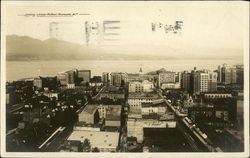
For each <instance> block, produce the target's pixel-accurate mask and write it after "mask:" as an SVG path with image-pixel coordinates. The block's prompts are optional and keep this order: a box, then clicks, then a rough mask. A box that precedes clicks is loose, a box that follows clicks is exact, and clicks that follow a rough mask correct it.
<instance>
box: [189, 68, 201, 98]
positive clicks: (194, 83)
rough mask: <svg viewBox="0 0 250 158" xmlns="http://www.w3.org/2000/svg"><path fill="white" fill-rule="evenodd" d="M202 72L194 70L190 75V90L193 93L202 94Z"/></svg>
mask: <svg viewBox="0 0 250 158" xmlns="http://www.w3.org/2000/svg"><path fill="white" fill-rule="evenodd" d="M200 77H201V76H200V72H196V71H192V72H191V77H190V90H191V92H192V93H193V94H200V90H201V88H200V83H201V82H200V80H201V78H200Z"/></svg>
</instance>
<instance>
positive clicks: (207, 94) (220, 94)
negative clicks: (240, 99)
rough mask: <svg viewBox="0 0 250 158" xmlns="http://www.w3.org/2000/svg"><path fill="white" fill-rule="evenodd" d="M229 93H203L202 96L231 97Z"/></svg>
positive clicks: (206, 97)
mask: <svg viewBox="0 0 250 158" xmlns="http://www.w3.org/2000/svg"><path fill="white" fill-rule="evenodd" d="M232 97H233V96H232V94H231V93H220V92H217V93H204V98H205V99H218V98H232Z"/></svg>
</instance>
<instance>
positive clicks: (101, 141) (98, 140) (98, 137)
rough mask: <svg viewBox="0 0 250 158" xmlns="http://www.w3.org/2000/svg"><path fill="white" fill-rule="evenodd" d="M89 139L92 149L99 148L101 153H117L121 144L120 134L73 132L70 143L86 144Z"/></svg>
mask: <svg viewBox="0 0 250 158" xmlns="http://www.w3.org/2000/svg"><path fill="white" fill-rule="evenodd" d="M85 139H88V140H89V142H90V146H91V149H94V148H98V149H99V150H100V152H116V150H117V147H118V142H119V133H118V132H106V131H73V132H72V134H71V135H70V136H69V138H68V140H70V141H72V140H73V141H74V140H76V141H81V142H82V143H83V142H84V140H85Z"/></svg>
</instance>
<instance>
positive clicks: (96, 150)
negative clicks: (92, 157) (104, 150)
mask: <svg viewBox="0 0 250 158" xmlns="http://www.w3.org/2000/svg"><path fill="white" fill-rule="evenodd" d="M92 152H100V149H98V148H97V147H94V149H93V150H92Z"/></svg>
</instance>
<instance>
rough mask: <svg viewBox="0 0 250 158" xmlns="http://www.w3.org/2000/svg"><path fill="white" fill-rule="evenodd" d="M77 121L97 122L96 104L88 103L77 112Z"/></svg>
mask: <svg viewBox="0 0 250 158" xmlns="http://www.w3.org/2000/svg"><path fill="white" fill-rule="evenodd" d="M78 118H79V122H86V123H92V124H97V123H98V122H99V112H98V108H97V105H91V104H88V105H86V106H85V108H84V109H83V110H82V111H81V112H80V113H79V114H78Z"/></svg>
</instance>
